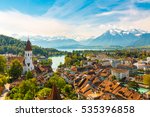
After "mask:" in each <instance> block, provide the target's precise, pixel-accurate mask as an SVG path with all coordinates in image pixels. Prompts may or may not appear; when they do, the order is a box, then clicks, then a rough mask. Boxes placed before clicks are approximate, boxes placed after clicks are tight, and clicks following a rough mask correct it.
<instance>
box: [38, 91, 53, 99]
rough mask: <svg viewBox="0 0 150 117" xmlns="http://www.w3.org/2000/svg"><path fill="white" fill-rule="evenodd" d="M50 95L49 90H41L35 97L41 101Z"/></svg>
mask: <svg viewBox="0 0 150 117" xmlns="http://www.w3.org/2000/svg"><path fill="white" fill-rule="evenodd" d="M50 93H51V89H50V88H43V89H41V90H40V91H39V92H38V93H37V97H38V98H40V99H42V98H44V97H46V96H48V95H49V94H50Z"/></svg>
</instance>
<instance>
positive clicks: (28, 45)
mask: <svg viewBox="0 0 150 117" xmlns="http://www.w3.org/2000/svg"><path fill="white" fill-rule="evenodd" d="M25 51H32V47H31V42H30V40H29V37H28V41H27V44H26V48H25Z"/></svg>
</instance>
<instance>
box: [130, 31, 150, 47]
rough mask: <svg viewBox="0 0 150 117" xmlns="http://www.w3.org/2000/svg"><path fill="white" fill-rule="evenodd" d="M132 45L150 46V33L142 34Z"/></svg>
mask: <svg viewBox="0 0 150 117" xmlns="http://www.w3.org/2000/svg"><path fill="white" fill-rule="evenodd" d="M132 46H150V33H146V34H143V35H141V36H140V39H139V40H137V41H136V42H135V43H133V45H132Z"/></svg>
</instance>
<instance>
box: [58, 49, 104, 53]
mask: <svg viewBox="0 0 150 117" xmlns="http://www.w3.org/2000/svg"><path fill="white" fill-rule="evenodd" d="M57 50H59V51H67V52H73V51H84V50H102V51H103V50H107V49H57Z"/></svg>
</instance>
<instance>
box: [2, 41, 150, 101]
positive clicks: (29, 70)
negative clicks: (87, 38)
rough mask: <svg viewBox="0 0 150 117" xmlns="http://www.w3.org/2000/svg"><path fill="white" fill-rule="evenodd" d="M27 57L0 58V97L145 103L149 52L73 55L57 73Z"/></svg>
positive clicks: (149, 95) (149, 87)
mask: <svg viewBox="0 0 150 117" xmlns="http://www.w3.org/2000/svg"><path fill="white" fill-rule="evenodd" d="M52 63H53V61H52V60H51V59H49V58H47V57H45V56H35V55H33V54H32V45H31V42H30V40H29V39H28V41H27V43H26V47H25V52H24V56H19V55H14V54H3V55H1V56H0V95H1V96H0V99H2V100H4V99H6V100H149V99H150V50H148V49H142V50H139V49H130V50H108V51H92V50H91V51H90V50H88V51H73V52H68V53H67V54H66V55H65V61H64V63H60V65H59V66H58V68H57V70H56V71H54V70H53V69H52V67H51V65H52Z"/></svg>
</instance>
